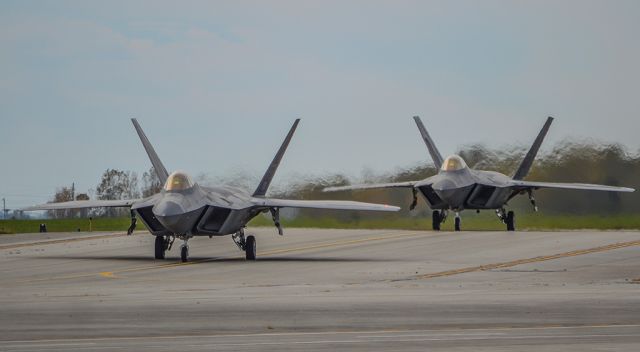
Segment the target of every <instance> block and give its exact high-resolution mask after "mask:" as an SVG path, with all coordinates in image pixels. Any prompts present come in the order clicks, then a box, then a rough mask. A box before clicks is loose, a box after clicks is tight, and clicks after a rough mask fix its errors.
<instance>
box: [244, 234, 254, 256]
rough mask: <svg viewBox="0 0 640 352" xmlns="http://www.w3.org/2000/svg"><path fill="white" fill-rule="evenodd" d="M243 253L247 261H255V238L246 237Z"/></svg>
mask: <svg viewBox="0 0 640 352" xmlns="http://www.w3.org/2000/svg"><path fill="white" fill-rule="evenodd" d="M244 253H245V256H246V258H247V260H256V238H255V237H253V236H247V239H246V244H245V247H244Z"/></svg>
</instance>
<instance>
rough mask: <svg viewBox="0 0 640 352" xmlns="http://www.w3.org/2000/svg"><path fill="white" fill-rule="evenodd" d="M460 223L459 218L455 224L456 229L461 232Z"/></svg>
mask: <svg viewBox="0 0 640 352" xmlns="http://www.w3.org/2000/svg"><path fill="white" fill-rule="evenodd" d="M460 222H461V219H460V218H459V217H456V220H455V224H454V229H455V230H456V231H460Z"/></svg>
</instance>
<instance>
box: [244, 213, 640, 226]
mask: <svg viewBox="0 0 640 352" xmlns="http://www.w3.org/2000/svg"><path fill="white" fill-rule="evenodd" d="M461 216H462V229H463V230H478V231H483V230H484V231H487V230H504V229H505V225H504V224H503V223H502V222H500V221H499V220H498V218H497V216H495V214H492V213H491V212H485V213H481V214H476V213H472V212H463V213H462V214H461ZM453 217H454V214H451V213H450V214H449V217H448V218H447V220H446V222H445V223H444V224H443V225H442V230H445V231H452V230H453ZM282 224H283V226H284V227H316V228H345V229H358V228H362V229H403V230H430V229H431V216H427V217H413V218H408V217H388V218H381V219H362V220H353V221H339V220H336V219H334V218H310V217H299V218H296V219H293V220H283V221H282ZM250 225H253V226H273V223H272V222H271V220H270V219H266V218H264V217H260V216H258V217H257V218H255V219H254V220H253V221H252V222H251V223H250ZM516 228H517V229H518V230H577V229H597V230H637V229H640V216H638V215H615V216H596V215H543V214H540V213H529V214H521V215H517V216H516Z"/></svg>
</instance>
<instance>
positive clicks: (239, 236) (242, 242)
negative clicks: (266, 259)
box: [231, 229, 256, 260]
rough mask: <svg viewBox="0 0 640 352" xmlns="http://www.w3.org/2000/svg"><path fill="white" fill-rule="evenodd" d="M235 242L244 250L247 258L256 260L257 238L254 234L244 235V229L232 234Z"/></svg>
mask: <svg viewBox="0 0 640 352" xmlns="http://www.w3.org/2000/svg"><path fill="white" fill-rule="evenodd" d="M231 239H233V242H235V244H236V245H237V246H238V248H240V250H241V251H244V253H245V258H246V259H247V260H256V238H255V237H254V236H252V235H249V236H247V237H245V236H244V229H240V231H238V232H236V233H234V234H233V235H231Z"/></svg>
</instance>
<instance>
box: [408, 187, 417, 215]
mask: <svg viewBox="0 0 640 352" xmlns="http://www.w3.org/2000/svg"><path fill="white" fill-rule="evenodd" d="M411 191H412V192H413V200H412V201H411V205H409V210H413V209H415V208H416V206H417V205H418V190H417V189H415V188H412V189H411Z"/></svg>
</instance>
